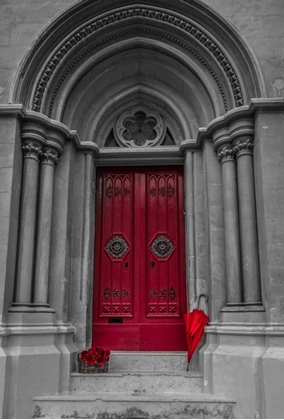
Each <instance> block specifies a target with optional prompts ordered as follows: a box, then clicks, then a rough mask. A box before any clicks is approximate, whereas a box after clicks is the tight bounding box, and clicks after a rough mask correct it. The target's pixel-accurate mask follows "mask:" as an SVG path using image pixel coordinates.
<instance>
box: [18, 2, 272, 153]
mask: <svg viewBox="0 0 284 420" xmlns="http://www.w3.org/2000/svg"><path fill="white" fill-rule="evenodd" d="M262 96H265V90H264V83H263V80H262V76H261V73H260V70H259V67H258V64H257V62H256V60H255V58H254V56H253V53H252V52H251V51H250V49H249V48H248V46H247V45H246V44H245V42H244V40H243V38H242V37H241V36H240V34H238V32H237V31H236V29H235V28H233V26H232V25H231V24H229V23H228V22H227V21H226V20H225V19H223V18H222V17H220V16H219V15H218V14H217V13H216V12H214V11H213V10H212V9H210V8H209V7H208V6H205V5H203V4H200V2H198V1H191V2H189V1H186V2H184V1H183V2H182V1H177V2H175V5H174V7H171V6H168V7H167V8H165V7H164V5H163V2H162V1H160V0H156V1H154V2H152V1H151V2H147V1H146V2H143V4H140V5H134V4H133V3H132V2H130V1H122V2H121V1H120V2H118V1H113V2H112V3H111V4H110V3H109V2H108V3H107V5H106V4H105V2H103V1H100V0H99V1H95V2H93V1H86V2H84V3H83V4H75V5H73V6H71V7H70V8H69V9H67V10H66V11H65V12H64V13H63V14H62V15H60V16H59V17H58V18H56V19H55V20H54V21H53V22H52V23H51V24H50V25H49V26H48V27H47V28H46V30H45V31H44V33H43V34H41V36H40V37H39V39H38V40H37V41H36V42H35V44H34V45H33V47H32V48H31V50H30V52H29V53H28V54H27V57H26V58H25V60H24V62H23V63H22V66H21V68H20V70H19V72H18V75H17V78H16V80H15V83H14V88H13V92H12V100H13V101H14V102H21V103H23V104H24V105H25V107H26V108H27V109H31V110H33V111H36V112H40V113H43V114H45V115H47V116H48V117H50V118H52V119H55V120H58V121H61V122H63V123H65V124H66V125H67V126H68V127H69V128H70V129H73V130H77V132H78V133H79V135H80V137H81V138H82V139H83V140H84V141H92V142H96V143H98V144H100V145H103V142H104V139H105V138H106V135H107V134H106V133H107V129H106V127H108V126H109V125H111V124H113V121H114V119H115V118H116V117H117V116H118V115H119V113H120V112H122V111H123V110H124V109H125V108H126V107H127V106H128V105H129V104H131V106H135V105H137V104H138V103H139V101H140V102H141V104H144V105H147V104H148V106H152V107H155V108H156V109H159V110H160V111H161V112H162V113H163V116H164V118H166V119H167V120H168V121H170V122H169V124H171V125H172V132H173V133H174V135H175V136H176V142H177V143H180V142H181V141H182V140H185V139H187V138H195V137H196V136H197V130H198V128H199V127H202V126H207V125H208V124H209V123H210V121H212V120H213V119H214V118H216V117H219V116H221V115H224V114H225V113H226V112H227V111H229V110H231V109H233V108H236V107H239V106H242V105H247V104H248V103H249V101H250V99H251V98H254V97H262Z"/></svg>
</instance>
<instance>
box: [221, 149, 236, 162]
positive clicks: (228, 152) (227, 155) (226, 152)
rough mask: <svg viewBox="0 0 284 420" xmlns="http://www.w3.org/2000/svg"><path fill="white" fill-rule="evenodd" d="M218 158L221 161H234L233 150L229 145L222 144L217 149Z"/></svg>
mask: <svg viewBox="0 0 284 420" xmlns="http://www.w3.org/2000/svg"><path fill="white" fill-rule="evenodd" d="M217 155H218V159H219V161H220V162H221V163H224V162H228V161H230V160H231V161H235V151H234V148H233V147H231V146H223V147H220V149H218V154H217Z"/></svg>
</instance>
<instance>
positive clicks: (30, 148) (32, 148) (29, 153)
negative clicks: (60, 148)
mask: <svg viewBox="0 0 284 420" xmlns="http://www.w3.org/2000/svg"><path fill="white" fill-rule="evenodd" d="M22 149H23V153H24V159H34V160H36V161H37V162H39V158H40V156H41V154H42V148H41V146H40V145H39V144H37V143H33V142H27V143H24V145H23V146H22Z"/></svg>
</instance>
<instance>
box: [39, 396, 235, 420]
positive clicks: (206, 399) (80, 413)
mask: <svg viewBox="0 0 284 420" xmlns="http://www.w3.org/2000/svg"><path fill="white" fill-rule="evenodd" d="M234 405H235V403H234V401H232V400H228V399H225V398H218V397H216V396H212V395H211V394H201V393H199V394H178V395H177V394H172V393H165V394H153V393H152V394H151V393H146V392H141V393H139V392H133V393H110V392H107V393H82V394H79V393H68V394H60V395H56V396H46V397H38V398H34V407H33V408H34V412H33V413H34V414H33V418H50V419H54V418H65V419H67V418H73V419H74V418H81V419H92V418H93V419H94V418H96V419H102V418H103V419H117V418H119V419H121V418H124V419H127V418H136V419H137V418H144V419H145V418H146V419H147V418H165V419H176V418H180V419H183V418H186V419H191V418H194V419H196V418H203V419H208V418H210V419H232V418H235V417H234Z"/></svg>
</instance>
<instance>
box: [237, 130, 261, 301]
mask: <svg viewBox="0 0 284 420" xmlns="http://www.w3.org/2000/svg"><path fill="white" fill-rule="evenodd" d="M233 149H234V152H235V153H236V157H237V179H238V197H239V214H240V235H241V248H242V277H243V297H244V302H245V303H247V304H254V303H260V302H261V291H260V275H259V257H258V243H257V224H256V207H255V190H254V176H253V160H252V157H253V156H252V154H253V152H252V151H253V140H252V138H251V137H243V138H240V139H238V140H236V141H234V143H233Z"/></svg>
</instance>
